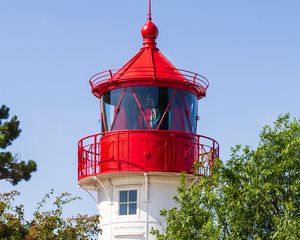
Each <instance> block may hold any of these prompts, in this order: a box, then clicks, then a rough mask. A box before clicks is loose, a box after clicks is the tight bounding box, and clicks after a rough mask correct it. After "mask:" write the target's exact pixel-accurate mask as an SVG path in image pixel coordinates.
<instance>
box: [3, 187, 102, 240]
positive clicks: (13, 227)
mask: <svg viewBox="0 0 300 240" xmlns="http://www.w3.org/2000/svg"><path fill="white" fill-rule="evenodd" d="M52 194H53V191H51V193H49V194H46V195H45V197H44V198H43V200H42V201H41V202H40V203H38V206H37V209H36V211H35V212H34V214H33V218H32V219H31V220H26V219H25V217H24V206H23V205H18V206H14V204H13V203H14V200H15V197H16V196H18V195H19V193H18V192H17V191H13V192H9V193H2V194H0V239H1V240H2V239H3V240H4V239H5V240H44V239H47V240H87V239H92V238H93V237H95V236H96V235H97V234H98V233H99V232H100V228H99V227H98V223H99V216H98V215H94V216H87V215H77V216H75V217H70V218H63V216H62V214H63V206H64V205H66V204H69V203H71V202H73V201H75V200H77V199H78V198H77V197H74V196H72V195H71V194H69V193H62V194H61V195H60V196H58V197H56V199H55V201H54V202H53V205H54V206H55V208H54V209H53V210H49V211H41V210H42V208H43V207H44V205H45V204H46V200H48V199H49V198H50V196H51V195H52Z"/></svg>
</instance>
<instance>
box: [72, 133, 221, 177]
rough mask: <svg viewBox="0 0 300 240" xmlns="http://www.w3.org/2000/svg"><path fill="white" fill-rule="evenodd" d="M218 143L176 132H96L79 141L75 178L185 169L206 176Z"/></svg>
mask: <svg viewBox="0 0 300 240" xmlns="http://www.w3.org/2000/svg"><path fill="white" fill-rule="evenodd" d="M218 156H219V144H218V143H217V142H216V141H215V140H213V139H211V138H209V137H205V136H200V135H197V134H188V133H182V132H176V131H158V130H151V131H149V130H128V131H113V132H108V133H99V134H95V135H91V136H88V137H85V138H83V139H81V140H80V141H79V143H78V180H81V179H83V178H85V177H89V176H94V175H98V174H106V173H112V172H128V171H129V172H145V171H146V172H177V173H180V172H186V173H188V174H199V175H202V176H203V175H209V174H210V173H211V168H212V166H213V162H214V160H215V158H217V157H218Z"/></svg>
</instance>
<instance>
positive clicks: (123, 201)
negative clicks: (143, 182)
mask: <svg viewBox="0 0 300 240" xmlns="http://www.w3.org/2000/svg"><path fill="white" fill-rule="evenodd" d="M136 212H137V190H125V191H119V215H135V214H136Z"/></svg>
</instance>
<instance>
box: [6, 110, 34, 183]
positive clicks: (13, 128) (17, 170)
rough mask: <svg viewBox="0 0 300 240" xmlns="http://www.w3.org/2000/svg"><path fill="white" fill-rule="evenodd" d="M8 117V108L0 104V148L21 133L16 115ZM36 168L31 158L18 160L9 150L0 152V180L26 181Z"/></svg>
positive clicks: (10, 142) (9, 143) (7, 144)
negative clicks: (26, 160)
mask: <svg viewBox="0 0 300 240" xmlns="http://www.w3.org/2000/svg"><path fill="white" fill-rule="evenodd" d="M8 118H9V108H8V107H6V106H5V105H2V106H1V107H0V149H6V148H7V147H8V146H10V145H11V144H12V142H13V141H14V140H15V139H16V138H17V137H18V136H19V135H20V133H21V129H20V128H19V125H20V122H19V121H18V118H17V116H13V117H12V118H11V119H10V120H7V119H8ZM3 120H6V121H4V122H3ZM36 169H37V166H36V163H35V162H34V161H33V160H29V161H28V162H25V161H19V159H18V155H15V156H13V155H12V153H11V152H9V151H5V152H0V180H7V181H9V182H11V183H12V184H13V185H16V184H18V182H20V181H21V180H25V181H28V180H29V179H30V178H31V173H32V172H34V171H36Z"/></svg>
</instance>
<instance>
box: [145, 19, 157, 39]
mask: <svg viewBox="0 0 300 240" xmlns="http://www.w3.org/2000/svg"><path fill="white" fill-rule="evenodd" d="M141 34H142V36H143V38H154V39H156V37H157V36H158V28H157V27H156V25H155V24H154V23H153V22H151V21H150V20H148V21H147V23H146V24H145V25H144V26H143V27H142V30H141Z"/></svg>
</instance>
